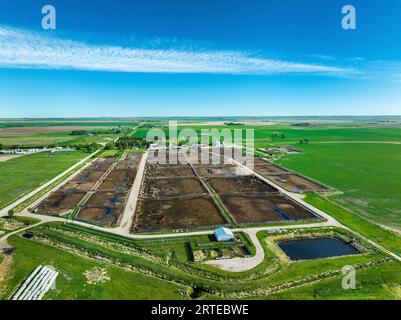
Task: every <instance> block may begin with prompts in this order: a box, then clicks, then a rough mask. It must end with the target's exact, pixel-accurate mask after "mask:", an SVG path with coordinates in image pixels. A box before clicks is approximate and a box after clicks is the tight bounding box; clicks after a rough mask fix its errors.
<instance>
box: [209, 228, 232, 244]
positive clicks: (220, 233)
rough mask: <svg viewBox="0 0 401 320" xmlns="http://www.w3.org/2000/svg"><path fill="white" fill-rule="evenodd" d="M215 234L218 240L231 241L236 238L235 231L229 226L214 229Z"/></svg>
mask: <svg viewBox="0 0 401 320" xmlns="http://www.w3.org/2000/svg"><path fill="white" fill-rule="evenodd" d="M214 236H215V237H216V240H217V241H231V240H234V239H235V236H234V234H233V232H232V231H231V230H230V229H228V228H224V227H221V228H218V229H216V230H214Z"/></svg>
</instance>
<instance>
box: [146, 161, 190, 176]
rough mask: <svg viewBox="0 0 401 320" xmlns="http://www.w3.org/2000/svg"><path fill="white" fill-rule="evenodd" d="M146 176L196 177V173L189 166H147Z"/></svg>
mask: <svg viewBox="0 0 401 320" xmlns="http://www.w3.org/2000/svg"><path fill="white" fill-rule="evenodd" d="M145 170H146V176H148V177H149V178H158V177H194V176H195V173H194V172H193V170H192V168H191V167H190V166H189V165H155V164H147V165H146V169H145Z"/></svg>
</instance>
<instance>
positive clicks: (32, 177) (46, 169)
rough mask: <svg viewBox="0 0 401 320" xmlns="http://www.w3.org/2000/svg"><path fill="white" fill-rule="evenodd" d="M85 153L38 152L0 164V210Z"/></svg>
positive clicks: (84, 155)
mask: <svg viewBox="0 0 401 320" xmlns="http://www.w3.org/2000/svg"><path fill="white" fill-rule="evenodd" d="M86 156H88V154H87V153H83V152H78V151H73V152H55V153H50V152H39V153H36V154H31V155H26V156H21V157H18V158H15V159H12V160H8V161H5V162H0V208H3V207H5V206H6V205H8V204H10V203H12V202H13V201H14V200H16V199H18V198H20V197H22V196H23V195H25V194H27V193H29V192H30V191H32V190H34V189H35V188H37V187H38V186H40V185H41V184H43V183H45V182H47V181H48V180H50V179H52V178H54V177H55V176H57V175H58V174H60V173H61V172H63V171H65V170H66V169H68V168H69V167H71V166H72V165H74V164H75V163H77V162H78V161H79V160H81V159H83V158H84V157H86Z"/></svg>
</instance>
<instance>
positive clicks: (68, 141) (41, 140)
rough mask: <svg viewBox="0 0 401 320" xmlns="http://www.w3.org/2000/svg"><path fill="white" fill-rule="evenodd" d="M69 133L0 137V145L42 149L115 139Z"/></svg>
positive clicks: (111, 135)
mask: <svg viewBox="0 0 401 320" xmlns="http://www.w3.org/2000/svg"><path fill="white" fill-rule="evenodd" d="M70 133H71V132H70V131H66V132H48V133H29V134H24V135H15V136H1V131H0V144H3V145H5V146H12V145H19V146H24V147H42V146H49V145H60V146H68V145H74V144H82V145H83V144H90V143H93V142H96V143H100V142H107V141H109V140H110V138H113V137H114V138H115V137H117V135H115V134H98V135H94V136H85V135H83V136H73V135H71V134H70Z"/></svg>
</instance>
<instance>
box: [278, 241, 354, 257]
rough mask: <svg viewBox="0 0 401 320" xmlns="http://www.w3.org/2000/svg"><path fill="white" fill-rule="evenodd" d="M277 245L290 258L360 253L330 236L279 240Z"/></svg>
mask: <svg viewBox="0 0 401 320" xmlns="http://www.w3.org/2000/svg"><path fill="white" fill-rule="evenodd" d="M278 246H279V247H280V249H281V250H283V251H284V252H285V254H286V255H287V256H288V257H289V258H290V259H291V260H311V259H319V258H329V257H338V256H345V255H353V254H359V253H360V252H359V251H358V250H357V249H356V248H355V247H354V246H352V245H351V244H349V243H346V242H344V241H342V240H340V239H338V238H331V237H327V238H315V239H299V240H290V241H281V242H279V243H278Z"/></svg>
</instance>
